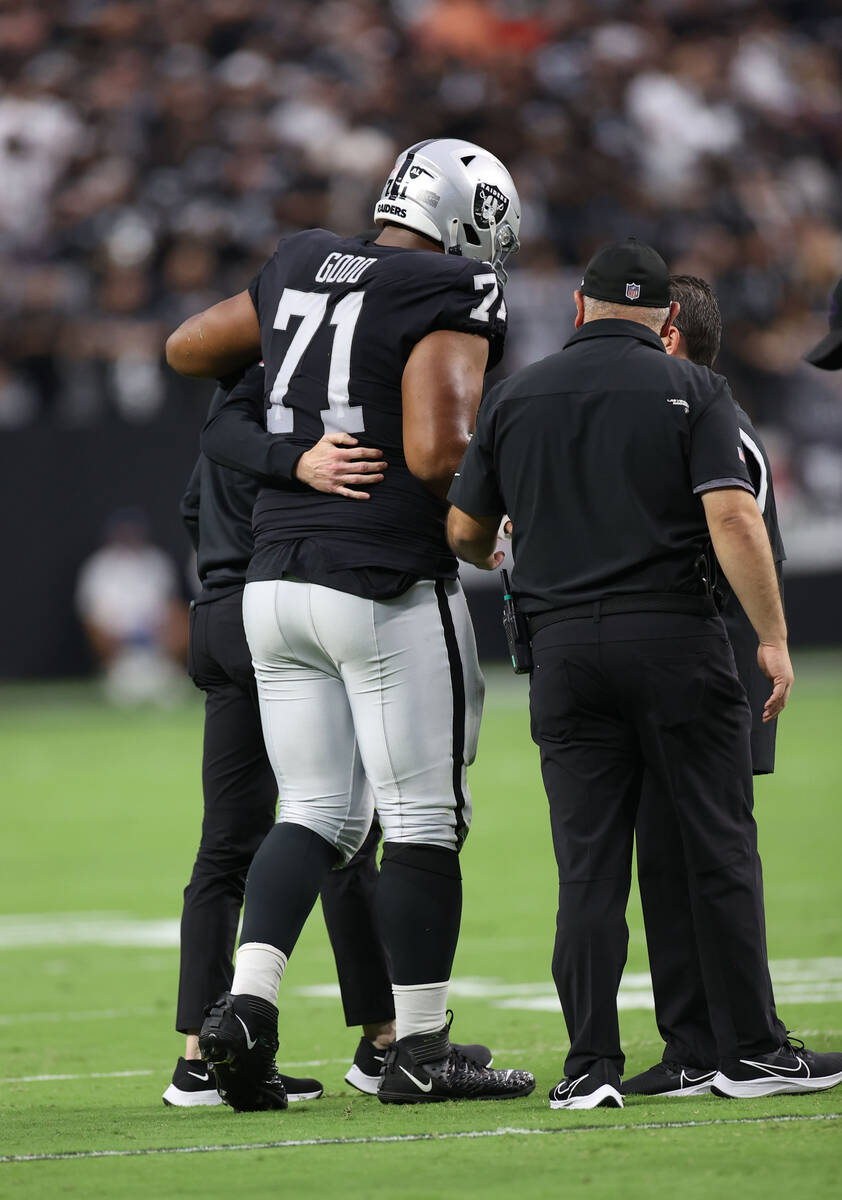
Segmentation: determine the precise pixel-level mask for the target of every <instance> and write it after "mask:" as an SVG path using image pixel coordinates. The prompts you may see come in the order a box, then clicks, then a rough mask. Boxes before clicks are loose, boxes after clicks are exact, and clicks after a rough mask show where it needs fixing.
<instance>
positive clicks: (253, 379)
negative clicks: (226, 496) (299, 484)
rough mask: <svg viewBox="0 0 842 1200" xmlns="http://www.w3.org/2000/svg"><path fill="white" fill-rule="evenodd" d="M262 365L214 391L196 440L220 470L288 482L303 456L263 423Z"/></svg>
mask: <svg viewBox="0 0 842 1200" xmlns="http://www.w3.org/2000/svg"><path fill="white" fill-rule="evenodd" d="M263 390H264V375H263V367H262V366H254V367H250V368H249V369H248V371H246V373H245V375H243V377H242V379H241V380H240V381H239V382H238V383H237V384H236V385H235V386H234V387H233V388H231V390H230V391H229V392H225V391H223V389H222V388H217V390H216V393H215V394H214V397H213V400H212V401H211V406H210V409H209V411H208V419H207V421H206V422H205V426H204V429H203V430H202V433H201V437H200V445H201V448H202V453H203V454H206V455H207V457H208V458H209V459H211V460H212V461H213V462H215V463H218V464H219V465H220V466H221V467H229V468H231V469H233V470H235V471H242V472H243V474H245V475H251V476H252V477H253V478H255V479H259V480H260V481H261V483H268V484H272V485H274V486H275V487H277V486H278V485H279V484H280V485H282V484H284V483H289V482H291V481H292V480H293V479H294V476H293V471H294V469H295V464H296V463H297V462H298V460H299V458H300V457H301V455H302V454H303V452H304V451H303V449H302V448H301V447H300V446H293V445H291V444H290V443H289V442H288V441H286V439H285V438H283V437H280V436H278V435H277V434H274V433H267V432H266V429H265V427H264V424H263Z"/></svg>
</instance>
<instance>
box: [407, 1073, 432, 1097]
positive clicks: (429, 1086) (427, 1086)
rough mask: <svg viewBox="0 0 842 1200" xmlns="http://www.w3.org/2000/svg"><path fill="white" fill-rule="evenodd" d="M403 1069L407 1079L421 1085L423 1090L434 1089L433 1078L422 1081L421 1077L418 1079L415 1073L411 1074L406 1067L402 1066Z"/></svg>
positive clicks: (418, 1085)
mask: <svg viewBox="0 0 842 1200" xmlns="http://www.w3.org/2000/svg"><path fill="white" fill-rule="evenodd" d="M401 1070H402V1071H403V1073H404V1075H405V1076H406V1077H407V1079H411V1080H412V1082H413V1083H414V1084H415V1086H416V1087H419V1088H420V1089H421V1091H422V1092H430V1091H432V1089H433V1081H432V1079H428V1080H427V1082H426V1083H422V1082H421V1080H420V1079H416V1078H415V1076H414V1075H410V1073H409V1071H407V1069H406V1067H401Z"/></svg>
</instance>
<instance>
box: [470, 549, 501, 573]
mask: <svg viewBox="0 0 842 1200" xmlns="http://www.w3.org/2000/svg"><path fill="white" fill-rule="evenodd" d="M505 561H506V555H505V554H504V552H503V551H502V550H495V551H494V553H493V554H489V556H488V558H481V559H480V560H479V561H478V562H475V563H474V564H473V565H474V566H475V567H479V569H480V570H481V571H496V570H497V568H498V567H500V566H502V565H503V563H504V562H505Z"/></svg>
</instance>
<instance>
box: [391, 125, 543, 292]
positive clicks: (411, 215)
mask: <svg viewBox="0 0 842 1200" xmlns="http://www.w3.org/2000/svg"><path fill="white" fill-rule="evenodd" d="M374 220H375V222H376V223H377V224H378V225H402V226H405V227H406V228H407V229H412V230H414V231H415V233H422V234H424V236H425V237H428V238H432V239H433V241H436V242H439V243H441V245H442V246H444V250H445V253H446V254H464V255H465V257H466V258H475V259H478V260H479V261H480V262H490V263H491V265H492V266H493V267H494V270H495V271H496V272H497V276H498V278H499V279H500V282H501V283H505V282H506V272H505V270H504V269H503V264H504V263H505V262H506V259H507V258H509V256H510V255H512V254H514V253H516V251H517V249H518V247H519V245H520V242H519V241H518V234H519V233H520V198H519V196H518V194H517V188H516V187H515V185H514V183H513V182H512V177H511V175H510V174H509V172H508V171H507V170H506V168H505V167H504V166H503V164H502V163H501V162H500V160H499V158H495V157H494V155H493V154H489V152H488V151H487V150H483V149H482V147H481V146H475V145H474V144H473V143H472V142H463V141H461V140H460V139H458V138H432V139H431V140H429V141H426V142H417V143H416V144H415V145H414V146H410V147H409V149H408V150H404V151H403V153H402V154H399V155H398V160H397V162H396V163H395V165H394V167H393V168H392V172H391V174H390V175H389V178H388V179H387V180H386V186H385V187H384V188H383V194H382V195H381V197H380V199H379V200H378V201H377V204H376V205H375V208H374Z"/></svg>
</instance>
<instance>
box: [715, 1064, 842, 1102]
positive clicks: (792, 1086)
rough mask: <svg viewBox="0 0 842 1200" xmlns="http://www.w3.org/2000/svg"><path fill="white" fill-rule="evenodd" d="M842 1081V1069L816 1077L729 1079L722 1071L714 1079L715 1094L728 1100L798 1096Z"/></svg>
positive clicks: (825, 1089) (818, 1090) (824, 1089)
mask: <svg viewBox="0 0 842 1200" xmlns="http://www.w3.org/2000/svg"><path fill="white" fill-rule="evenodd" d="M838 1083H842V1071H838V1072H837V1073H836V1074H835V1075H819V1076H817V1077H816V1078H815V1079H784V1078H782V1077H781V1076H778V1077H777V1078H774V1079H773V1078H772V1077H771V1076H770V1077H768V1078H766V1079H729V1078H728V1076H727V1075H723V1074H722V1072H721V1071H720V1072H719V1074H718V1075H717V1076H716V1077H715V1079H714V1080H713V1084H712V1086H711V1091H712V1092H713V1094H714V1096H723V1097H724V1098H725V1099H726V1100H750V1099H752V1097H754V1096H798V1095H802V1094H804V1093H805V1092H825V1091H827V1089H828V1088H832V1087H836V1085H837V1084H838Z"/></svg>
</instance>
